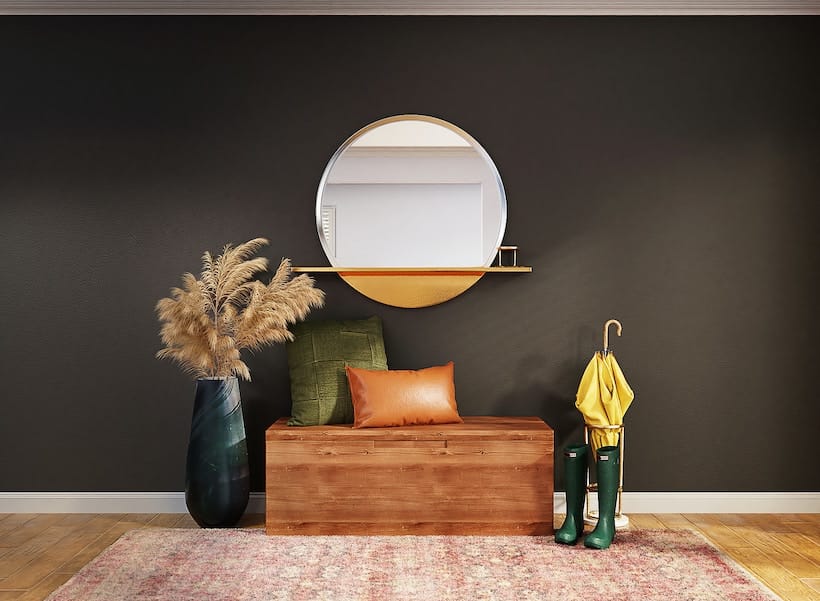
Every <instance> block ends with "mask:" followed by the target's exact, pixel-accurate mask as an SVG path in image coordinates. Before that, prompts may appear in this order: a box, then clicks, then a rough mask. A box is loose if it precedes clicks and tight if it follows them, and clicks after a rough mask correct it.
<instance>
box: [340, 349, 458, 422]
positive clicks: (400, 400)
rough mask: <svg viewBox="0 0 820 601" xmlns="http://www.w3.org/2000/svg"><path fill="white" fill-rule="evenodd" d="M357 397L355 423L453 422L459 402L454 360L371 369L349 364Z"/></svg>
mask: <svg viewBox="0 0 820 601" xmlns="http://www.w3.org/2000/svg"><path fill="white" fill-rule="evenodd" d="M345 371H346V372H347V381H348V383H349V385H350V398H351V400H352V401H353V427H354V428H376V427H385V426H411V425H413V424H452V423H461V422H462V421H463V420H462V419H461V417H460V416H459V414H458V407H457V406H456V387H455V383H454V382H453V362H452V361H450V362H449V363H448V364H447V365H441V366H437V367H428V368H427V369H419V370H409V369H394V370H389V371H385V370H378V371H376V370H369V369H359V368H356V367H349V366H348V367H345Z"/></svg>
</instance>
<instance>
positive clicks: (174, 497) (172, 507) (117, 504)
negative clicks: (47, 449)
mask: <svg viewBox="0 0 820 601" xmlns="http://www.w3.org/2000/svg"><path fill="white" fill-rule="evenodd" d="M554 504H555V505H554V506H555V512H556V513H565V512H566V505H565V501H564V493H562V492H559V493H555V497H554ZM590 504H591V505H592V507H593V508H596V507H597V503H595V495H592V496H591V500H590ZM622 510H623V512H624V513H625V514H627V515H628V514H630V513H820V492H624V493H623V507H622ZM248 512H249V513H265V495H264V493H251V498H250V501H249V503H248ZM0 513H187V509H186V508H185V493H182V492H0Z"/></svg>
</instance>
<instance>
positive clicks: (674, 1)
mask: <svg viewBox="0 0 820 601" xmlns="http://www.w3.org/2000/svg"><path fill="white" fill-rule="evenodd" d="M0 14H7V15H8V14H18V15H46V14H47V15H61V14H66V15H72V14H74V15H195V14H196V15H500V16H504V15H510V16H514V15H523V16H527V15H556V16H561V15H566V16H572V15H580V16H584V15H624V16H626V15H818V14H820V0H781V1H778V0H767V1H762V0H743V1H741V0H720V1H718V0H688V1H682V0H661V1H658V0H655V1H648V0H631V1H625V0H622V1H617V0H616V1H612V2H599V1H592V0H581V1H576V2H566V1H560V0H508V1H503V0H501V1H499V0H495V1H490V0H445V1H442V2H435V1H431V0H416V1H408V0H0Z"/></svg>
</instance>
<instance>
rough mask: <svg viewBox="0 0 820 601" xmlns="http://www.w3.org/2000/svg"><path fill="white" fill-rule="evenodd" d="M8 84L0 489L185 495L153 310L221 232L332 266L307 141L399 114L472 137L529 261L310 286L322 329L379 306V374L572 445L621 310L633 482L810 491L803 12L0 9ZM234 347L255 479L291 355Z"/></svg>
mask: <svg viewBox="0 0 820 601" xmlns="http://www.w3.org/2000/svg"><path fill="white" fill-rule="evenodd" d="M0 78H1V79H0V332H2V334H0V335H1V336H2V338H1V339H0V353H1V354H0V375H1V377H2V382H3V393H2V405H0V406H1V407H2V409H1V410H0V457H1V458H2V459H1V460H0V490H4V491H63V490H71V491H178V490H181V489H182V488H183V472H184V455H185V447H186V443H187V433H188V426H189V422H190V411H191V404H192V393H193V384H192V382H191V381H190V380H188V379H186V377H185V376H184V375H182V373H181V372H180V371H179V370H178V369H177V368H176V366H175V365H173V364H171V363H164V362H159V361H157V360H156V359H154V357H153V355H154V352H155V351H156V350H157V349H158V348H159V339H158V336H157V332H158V324H157V321H156V319H155V316H154V313H153V306H154V303H155V302H156V300H157V299H159V298H160V297H162V296H165V295H167V293H168V290H169V288H170V287H171V286H175V285H177V284H178V282H179V277H180V274H181V273H182V272H184V271H196V270H198V268H199V257H200V255H201V253H202V251H204V250H205V249H211V250H218V249H219V248H220V247H221V246H222V245H223V244H224V243H225V242H228V241H234V242H240V241H244V240H246V239H249V238H251V237H254V236H267V237H269V238H270V239H271V240H272V245H271V247H270V249H269V250H268V251H267V252H266V254H267V256H269V257H271V258H272V259H273V260H274V261H275V260H278V258H279V257H281V256H288V257H291V258H292V259H293V260H294V262H295V263H296V264H302V265H306V264H326V261H325V259H324V256H323V254H322V251H321V248H320V245H319V242H318V240H317V235H316V231H315V226H314V217H313V210H314V199H315V193H316V187H317V184H318V181H319V177H320V176H321V173H322V170H323V169H324V167H325V164H326V162H327V160H328V159H329V157H330V155H331V154H332V153H333V152H334V151H335V149H336V148H337V146H338V145H339V144H340V143H341V142H342V141H343V140H344V139H345V138H346V137H347V136H348V135H350V134H351V133H353V132H354V131H356V130H357V129H358V128H359V127H361V126H363V125H365V124H367V123H369V122H371V121H373V120H375V119H377V118H380V117H384V116H388V115H393V114H400V113H407V112H417V113H426V114H430V115H435V116H438V117H441V118H443V119H446V120H449V121H451V122H453V123H455V124H457V125H459V126H460V127H462V128H464V129H465V130H467V131H468V132H470V133H471V134H473V135H474V136H475V137H476V138H477V139H478V140H479V141H480V142H481V143H482V144H483V145H484V147H485V148H486V149H487V150H488V152H489V153H490V155H491V156H492V157H493V159H494V160H495V162H496V164H497V166H498V168H499V170H500V172H501V175H502V177H503V179H504V183H505V186H506V190H507V195H508V202H509V221H508V227H507V236H506V238H505V240H506V241H507V242H509V243H514V244H518V245H520V247H521V249H522V250H521V262H522V263H524V264H529V265H532V266H533V267H534V272H533V273H532V274H531V275H516V276H487V277H485V278H484V279H483V280H482V281H481V282H479V283H478V284H477V285H476V286H475V287H474V288H473V289H471V290H470V291H468V292H467V293H466V294H464V295H463V296H461V297H459V298H457V299H455V300H453V301H450V302H448V303H446V304H443V305H439V306H437V307H432V308H429V309H421V310H401V309H395V308H391V307H385V306H381V305H379V304H377V303H374V302H372V301H370V300H368V299H365V298H363V297H361V296H359V295H358V294H357V293H355V292H354V291H353V290H351V289H349V288H347V287H346V286H345V285H344V284H343V283H342V282H340V281H339V280H337V279H336V277H335V276H331V275H328V276H319V277H318V285H319V286H320V287H321V288H323V289H324V290H326V292H327V307H326V308H325V309H323V310H322V311H318V312H314V313H313V314H312V318H322V317H344V318H355V317H366V316H369V315H372V314H379V315H381V316H382V317H383V319H384V322H385V336H386V344H387V351H388V359H389V361H390V364H391V366H392V367H395V368H418V367H426V366H429V365H433V364H440V363H442V362H445V361H448V360H453V361H455V365H456V389H457V396H458V401H459V407H460V409H461V412H462V413H463V414H516V415H531V414H532V415H539V416H542V417H543V418H545V419H546V420H547V421H548V422H549V423H550V424H551V425H552V426H553V427H554V428H555V429H556V434H557V441H558V443H559V445H564V444H566V443H567V442H568V441H575V440H578V439H579V438H580V436H581V432H582V430H581V419H580V416H579V414H578V412H577V411H576V410H575V408H574V405H573V402H574V396H575V391H576V387H577V384H578V380H579V378H580V375H581V373H582V370H583V368H584V366H585V364H586V362H587V360H588V359H589V357H590V355H591V354H592V352H593V351H594V350H595V349H597V348H599V347H600V345H601V325H602V324H603V322H604V321H605V320H606V319H609V318H611V317H616V318H618V319H620V320H621V321H622V322H623V324H624V333H623V337H622V338H615V337H614V334H613V345H612V346H613V347H614V348H615V349H616V354H617V356H618V358H619V361H620V363H621V365H622V367H623V368H624V371H625V373H626V374H627V376H628V378H629V380H630V382H631V384H632V386H633V388H634V389H635V391H636V395H637V396H636V400H635V402H634V404H633V407H632V409H631V410H630V411H629V413H628V414H627V427H628V433H627V436H628V437H627V458H626V466H625V470H626V489H627V490H630V491H794V490H803V491H817V490H820V470H817V469H816V465H815V464H814V462H813V460H812V459H811V457H812V455H813V452H814V445H813V439H814V438H815V437H816V435H817V432H818V426H817V424H818V423H820V403H818V400H817V395H816V392H815V373H816V364H817V360H816V358H815V357H816V354H817V353H818V351H820V349H818V340H820V327H819V326H818V323H820V320H818V319H817V315H816V313H815V311H814V310H815V309H816V308H817V305H818V302H817V301H818V298H817V292H816V288H817V286H816V284H817V280H818V275H819V274H820V269H818V245H817V242H816V231H817V224H818V216H819V215H818V213H820V211H819V210H818V201H820V175H818V174H819V173H820V21H818V20H817V19H816V18H807V17H804V18H782V17H781V18H682V17H676V18H603V17H595V18H546V17H545V18H518V17H506V18H490V17H476V18H432V17H417V18H411V17H400V18H376V17H314V18H308V17H305V18H295V17H256V18H252V17H248V18H238V17H235V18H213V17H212V18H206V17H202V18H181V17H180V18H172V17H164V18H136V17H129V18H101V17H63V18H58V17H49V18H12V17H4V18H2V19H0ZM250 367H251V370H252V373H253V376H254V380H253V382H252V383H247V384H243V385H242V396H243V401H244V407H245V412H246V422H247V426H248V430H249V437H250V444H251V453H252V469H253V481H254V489H255V490H262V489H263V481H264V480H263V473H262V467H263V435H264V430H265V428H266V427H267V426H268V425H269V424H270V423H271V422H273V421H274V420H275V419H276V418H278V417H279V416H282V415H285V414H287V413H288V411H289V384H288V378H287V370H286V357H285V351H284V349H283V348H282V347H275V348H272V349H270V350H267V351H265V352H262V353H259V354H257V355H256V356H254V357H252V358H251V359H250ZM558 485H559V488H560V487H561V486H562V478H561V475H560V474H559V475H558Z"/></svg>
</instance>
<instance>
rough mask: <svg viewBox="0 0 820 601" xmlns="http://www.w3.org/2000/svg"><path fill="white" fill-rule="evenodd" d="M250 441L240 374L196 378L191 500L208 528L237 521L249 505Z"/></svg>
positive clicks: (187, 497) (187, 488)
mask: <svg viewBox="0 0 820 601" xmlns="http://www.w3.org/2000/svg"><path fill="white" fill-rule="evenodd" d="M249 496H250V475H249V472H248V443H247V440H246V438H245V423H244V420H243V418H242V404H241V401H240V398H239V382H238V381H237V379H236V378H234V377H231V378H213V379H212V378H203V379H200V380H197V381H196V394H195V397H194V414H193V418H192V419H191V438H190V440H189V441H188V457H187V462H186V469H185V504H186V505H187V506H188V511H189V512H190V514H191V517H193V518H194V520H196V523H197V524H199V525H200V526H201V527H203V528H229V527H231V526H235V525H236V523H237V522H238V521H239V518H241V517H242V514H243V513H244V512H245V508H246V507H247V506H248V498H249Z"/></svg>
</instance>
